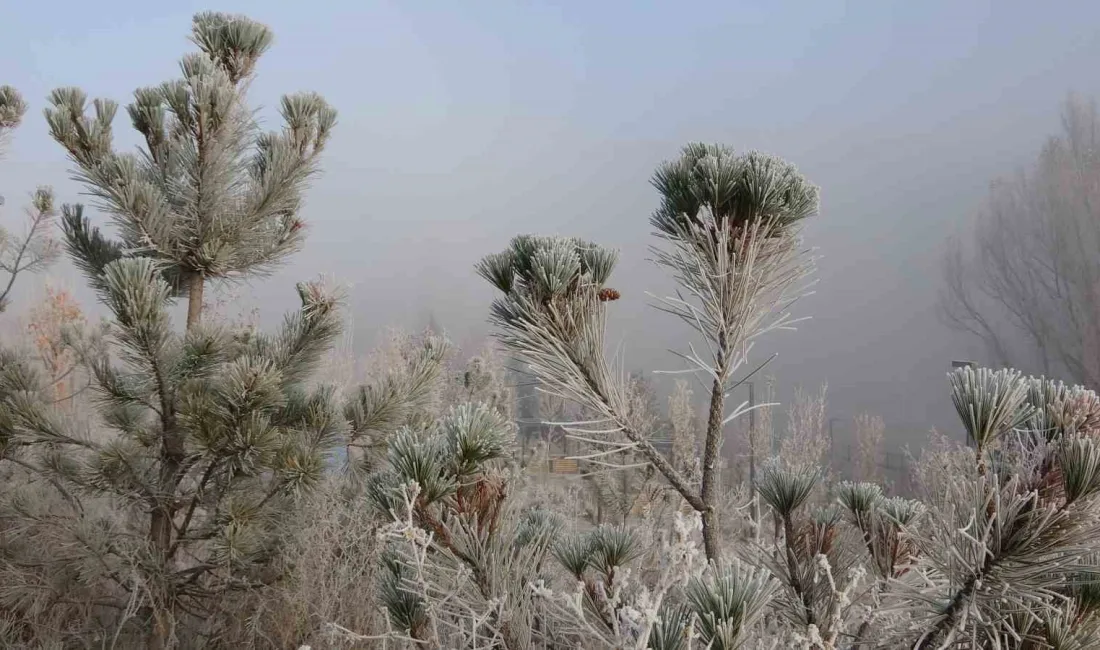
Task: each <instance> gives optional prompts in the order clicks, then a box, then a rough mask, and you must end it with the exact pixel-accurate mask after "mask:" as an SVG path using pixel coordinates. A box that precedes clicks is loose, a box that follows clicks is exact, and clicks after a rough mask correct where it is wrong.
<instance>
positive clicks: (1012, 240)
mask: <svg viewBox="0 0 1100 650" xmlns="http://www.w3.org/2000/svg"><path fill="white" fill-rule="evenodd" d="M1098 126H1100V121H1098V116H1097V110H1096V105H1095V102H1093V101H1085V100H1083V99H1081V98H1078V97H1075V96H1072V95H1071V96H1070V97H1069V98H1068V99H1067V100H1066V101H1065V104H1064V107H1063V112H1062V133H1061V134H1060V135H1056V136H1052V137H1051V138H1050V139H1049V140H1048V141H1047V143H1046V144H1045V145H1044V147H1043V149H1042V152H1041V153H1040V155H1039V157H1038V159H1037V160H1036V161H1035V163H1034V165H1033V166H1032V167H1031V169H1029V170H1026V171H1020V172H1018V173H1017V174H1016V175H1015V176H1013V177H1011V178H1008V179H1003V180H999V181H997V182H995V183H994V184H993V186H992V188H991V190H990V195H989V199H988V203H987V206H986V209H985V211H984V212H983V213H982V214H981V216H980V218H979V219H978V223H977V225H976V228H975V232H974V238H973V249H972V250H966V249H964V247H963V246H962V244H961V243H960V242H959V241H954V242H953V243H952V247H951V249H950V250H949V252H948V254H947V256H946V259H945V273H946V280H947V282H946V288H945V290H944V292H943V294H942V301H941V306H942V312H943V315H944V316H945V319H946V320H947V322H948V323H949V324H951V325H952V326H954V327H956V328H958V329H960V330H963V331H967V332H971V333H973V334H975V335H976V336H977V337H979V338H980V339H981V340H982V342H983V343H984V344H985V346H986V348H987V352H988V354H989V356H990V357H991V358H992V361H994V362H996V363H999V364H1003V365H1006V366H1013V367H1019V368H1022V369H1025V370H1028V371H1035V372H1042V373H1043V374H1044V375H1047V376H1051V375H1062V376H1065V377H1067V378H1068V379H1071V380H1073V381H1074V382H1077V383H1081V384H1085V385H1088V386H1096V385H1097V384H1098V383H1100V318H1098V317H1100V255H1098V254H1097V253H1098V251H1100V129H1098Z"/></svg>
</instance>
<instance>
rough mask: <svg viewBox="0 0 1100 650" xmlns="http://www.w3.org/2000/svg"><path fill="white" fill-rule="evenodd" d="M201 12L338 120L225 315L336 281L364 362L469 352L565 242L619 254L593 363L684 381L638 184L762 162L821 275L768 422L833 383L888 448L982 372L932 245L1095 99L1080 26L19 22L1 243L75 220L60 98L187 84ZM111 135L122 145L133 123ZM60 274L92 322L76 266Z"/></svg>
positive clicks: (266, 10)
mask: <svg viewBox="0 0 1100 650" xmlns="http://www.w3.org/2000/svg"><path fill="white" fill-rule="evenodd" d="M203 9H215V10H219V11H229V12H241V13H245V14H248V15H249V16H251V17H253V18H255V19H258V20H261V21H264V22H266V23H267V24H269V25H270V26H271V27H272V28H273V30H274V31H275V35H276V42H275V46H274V47H273V49H272V50H271V52H270V53H269V54H268V55H266V56H265V57H264V59H263V60H262V61H261V64H260V68H259V78H258V79H257V81H256V82H255V84H254V87H253V92H252V99H253V101H254V102H256V103H259V104H262V105H263V106H265V107H267V108H266V109H265V110H264V111H263V112H262V115H265V116H267V117H268V118H269V119H270V118H271V117H272V116H273V115H274V113H273V110H272V108H273V107H274V106H276V104H277V101H278V97H279V95H280V94H282V93H284V92H290V91H295V90H316V91H318V92H320V93H322V94H323V95H324V96H325V97H326V99H328V100H329V101H330V102H331V103H332V104H333V105H334V106H335V107H336V108H337V109H338V110H339V111H340V124H339V126H338V128H337V131H336V134H335V137H334V140H333V142H332V144H331V146H330V148H329V150H328V151H327V152H326V154H325V162H324V170H325V171H324V175H323V176H321V177H320V178H319V179H318V180H317V182H316V183H315V185H314V187H313V190H312V191H311V193H310V195H309V198H308V203H307V209H306V213H305V215H306V217H307V219H308V221H309V224H310V227H311V233H310V237H309V240H308V242H307V245H306V248H305V250H304V251H303V252H301V253H300V254H298V255H297V256H295V257H294V258H293V261H292V263H291V264H290V265H288V266H287V267H285V268H283V269H282V270H280V271H279V272H278V273H277V274H275V275H274V276H273V277H271V278H269V279H266V280H262V281H257V282H253V283H252V284H251V285H250V287H249V288H248V289H247V291H245V292H244V294H245V297H246V298H247V300H248V302H249V303H250V304H255V305H258V306H259V307H260V309H261V315H262V319H263V320H264V321H266V322H270V321H271V320H272V319H273V318H275V317H277V316H278V315H279V314H281V313H282V311H283V310H285V309H286V308H287V307H289V306H291V305H292V304H293V302H294V299H295V296H294V293H293V289H292V284H293V281H295V280H300V279H305V278H308V277H312V276H314V275H315V274H317V273H328V274H331V275H334V276H335V277H337V278H338V279H340V280H343V281H346V282H349V283H351V284H352V285H353V286H352V288H351V290H350V296H349V311H350V312H351V314H352V316H353V323H354V332H355V336H356V340H357V345H358V346H359V347H360V348H361V349H363V350H365V349H366V348H367V347H369V346H370V344H372V343H373V342H374V340H375V336H376V334H377V332H378V331H379V330H380V329H381V328H383V327H386V326H389V325H407V326H422V325H424V324H425V322H426V318H427V314H428V313H429V311H430V312H433V313H434V315H435V317H436V319H437V320H438V321H439V322H440V323H442V324H443V325H444V326H445V327H446V328H447V329H448V331H449V332H451V333H452V334H453V335H454V337H455V338H456V339H457V340H458V341H459V342H462V343H468V342H472V341H476V340H478V339H480V338H481V337H482V336H483V335H484V333H485V332H486V329H487V328H486V326H485V317H486V314H487V308H488V304H489V301H490V300H491V297H492V293H491V291H490V289H489V287H488V286H487V285H486V284H485V283H484V282H483V281H481V280H480V279H479V278H477V277H476V276H475V275H474V273H473V270H472V265H473V264H474V262H475V261H476V260H477V259H478V258H480V257H481V256H482V255H484V254H486V253H489V252H493V251H496V250H498V249H500V248H502V247H503V246H504V245H505V243H506V242H507V240H508V239H509V238H510V237H512V236H513V235H515V234H518V233H523V232H539V233H544V234H555V233H558V234H568V235H578V236H583V237H587V238H590V239H593V240H596V241H599V242H600V243H603V244H606V245H609V246H615V247H618V248H620V249H621V251H622V261H621V265H620V267H619V269H618V271H617V272H616V275H615V276H614V282H613V284H614V286H616V288H618V289H620V290H621V291H622V292H623V294H624V298H623V300H621V301H620V302H618V303H617V304H616V305H615V306H614V312H615V313H614V317H613V318H612V320H611V323H610V334H609V337H608V338H609V340H610V341H613V342H618V341H620V340H621V341H622V342H623V343H624V345H625V346H626V352H627V355H628V359H629V366H630V367H631V368H649V369H653V368H663V369H673V368H678V367H679V366H678V363H677V360H676V359H675V358H674V357H673V356H671V355H670V354H668V353H667V352H666V349H667V348H669V347H678V348H682V347H683V341H684V339H683V336H682V334H683V332H684V328H683V327H682V326H681V325H680V324H679V323H676V322H674V321H673V320H672V319H671V318H670V317H667V316H664V315H662V314H659V313H658V312H656V311H655V310H652V309H651V308H649V307H647V303H648V299H647V298H646V297H645V296H644V294H643V292H644V291H645V290H651V291H654V292H657V293H660V292H661V291H664V290H667V289H668V288H669V283H668V281H667V280H666V279H665V278H664V277H663V275H662V274H661V272H660V271H658V270H657V269H655V268H654V267H653V266H652V265H651V264H650V263H649V262H647V261H646V258H647V257H648V255H647V251H646V247H647V246H648V245H649V244H650V243H651V238H650V237H649V232H650V228H649V225H648V216H649V214H650V212H651V211H652V210H653V208H654V207H655V204H656V194H655V192H654V191H653V190H652V189H651V188H650V187H649V185H648V179H649V176H650V174H651V173H652V171H653V168H654V167H655V166H656V165H657V164H658V163H659V162H660V161H661V160H664V159H667V158H670V157H673V156H675V155H676V154H677V151H678V149H679V147H680V146H681V145H682V144H683V143H685V142H686V141H689V140H704V141H719V142H723V143H726V144H730V145H732V146H734V147H736V148H738V149H750V148H757V149H761V150H765V151H768V152H771V153H775V154H777V155H780V156H782V157H784V158H787V159H788V160H791V161H792V162H794V163H796V164H797V165H798V166H799V167H800V169H801V170H802V171H803V172H804V173H805V174H806V175H807V176H808V177H809V178H810V179H811V180H812V181H813V182H815V183H817V184H819V185H820V186H821V187H822V210H821V214H820V215H819V216H818V217H815V218H813V219H812V220H811V222H810V223H809V224H808V226H807V228H806V241H807V243H808V244H809V245H812V246H815V247H817V248H818V249H819V253H820V254H821V255H822V256H823V258H822V260H821V262H820V265H819V273H818V278H819V282H818V285H817V287H816V290H817V293H816V295H814V296H812V297H810V298H808V299H806V300H805V301H804V302H802V303H801V304H800V305H799V306H798V307H797V314H798V315H808V316H812V317H813V320H811V321H809V322H807V323H803V324H802V325H801V326H800V330H799V331H798V332H795V333H780V334H777V335H773V336H770V337H768V338H767V339H765V340H763V341H761V342H760V344H759V345H758V349H757V358H759V359H763V358H764V355H766V354H769V353H771V352H772V351H778V352H779V353H780V356H779V358H778V359H776V360H775V361H774V362H773V365H772V366H771V368H770V372H772V373H774V374H776V375H777V376H778V378H779V381H780V384H781V389H782V390H781V393H780V398H781V399H782V400H783V401H787V400H788V399H789V396H790V392H791V388H792V386H793V385H795V384H796V383H800V384H802V385H804V386H806V387H808V388H815V387H816V386H817V385H818V384H820V383H821V382H823V381H828V382H829V386H830V396H829V401H830V415H831V416H835V417H839V418H844V419H846V420H850V418H851V417H852V416H854V415H855V414H857V413H859V412H861V411H869V412H872V413H876V414H880V415H882V416H883V417H884V418H885V419H886V422H887V431H888V436H890V437H891V438H892V440H893V441H894V442H897V441H898V440H917V439H918V438H920V437H921V436H922V435H923V433H924V432H925V431H927V429H929V428H930V427H933V426H935V427H939V428H941V429H944V430H948V431H952V432H954V431H955V428H956V427H955V425H954V422H955V418H954V415H953V413H952V412H951V406H950V402H949V400H948V398H947V390H946V388H947V386H946V382H945V380H944V373H945V372H946V371H947V370H948V369H949V366H950V361H951V360H952V359H955V358H976V357H977V355H978V354H979V353H980V348H979V347H978V346H975V345H974V344H973V342H971V341H969V340H968V339H965V338H961V337H959V336H958V335H956V334H954V333H952V332H951V331H949V330H948V329H947V328H946V327H944V326H943V325H941V324H940V322H939V320H938V318H937V315H936V312H935V300H936V294H937V292H938V290H939V288H940V286H941V271H940V269H939V264H940V261H941V251H942V245H943V242H944V240H945V238H946V237H947V236H948V235H949V234H951V233H953V232H955V231H957V230H958V229H960V228H965V225H966V223H967V222H968V220H969V219H970V218H971V217H972V216H973V215H974V213H975V212H976V211H977V210H979V209H980V206H981V203H982V200H983V198H984V196H985V192H986V189H987V187H988V184H989V182H990V181H991V180H993V179H994V178H995V177H996V176H998V175H1005V174H1010V173H1012V172H1013V171H1014V170H1015V169H1016V168H1017V167H1018V166H1019V165H1022V164H1026V163H1027V162H1029V161H1030V160H1031V159H1032V158H1033V156H1034V154H1035V153H1036V151H1037V150H1038V148H1039V146H1040V145H1041V143H1042V141H1043V139H1045V137H1046V136H1047V135H1048V134H1051V133H1054V132H1056V131H1057V130H1058V128H1059V124H1058V111H1059V103H1060V102H1061V100H1062V99H1063V97H1064V96H1065V94H1066V93H1067V92H1068V91H1070V90H1075V91H1077V92H1080V93H1082V94H1085V95H1097V94H1100V88H1098V86H1100V80H1098V78H1097V76H1096V74H1095V63H1096V61H1097V60H1100V38H1098V32H1097V28H1096V25H1097V24H1100V22H1098V19H1100V5H1097V4H1095V3H1088V2H1065V3H1034V2H1022V1H1019V2H966V3H959V2H923V3H914V2H904V1H897V2H863V3H855V2H852V3H845V2H787V3H772V2H698V3H691V4H690V5H685V4H682V3H671V2H670V3H645V4H643V3H635V2H598V3H593V2H568V3H555V4H550V3H523V4H522V5H520V4H519V3H488V2H486V3H398V2H393V3H378V2H369V3H356V2H350V1H344V0H340V1H335V2H309V3H278V4H277V5H276V4H275V3H266V2H241V1H226V2H219V3H217V4H216V5H209V4H206V3H203V4H199V3H191V2H176V3H171V4H170V5H167V4H164V5H162V4H159V3H149V2H135V1H124V0H101V1H100V2H97V3H94V4H89V3H82V4H73V5H68V4H66V5H64V6H61V5H57V4H52V3H19V4H17V5H13V6H11V7H7V8H5V11H4V19H3V20H2V21H0V60H3V61H4V62H5V66H4V73H3V75H2V77H0V83H8V84H11V85H13V86H15V87H17V88H19V89H20V90H21V91H22V92H23V93H24V95H25V96H26V97H27V99H28V101H29V102H31V105H32V111H31V114H30V115H29V116H28V120H27V122H26V123H25V125H24V126H23V127H22V128H21V129H20V130H19V131H18V132H17V133H16V134H15V137H14V139H13V141H12V143H11V146H10V148H9V150H8V152H7V156H6V158H5V159H4V160H3V161H2V162H0V169H2V171H0V194H3V195H4V196H5V197H6V198H7V205H5V206H4V208H3V210H4V212H3V217H2V218H3V219H4V223H5V224H12V223H13V222H14V220H15V219H16V218H18V216H19V212H18V209H19V206H20V203H21V202H22V201H21V199H22V198H23V197H25V196H26V195H27V193H28V192H30V191H31V190H32V189H33V188H34V186H35V185H38V184H52V185H54V187H55V188H56V189H57V191H58V198H59V200H61V201H66V202H71V201H76V200H78V199H79V196H78V191H79V190H78V188H77V186H76V185H75V184H74V183H72V182H71V181H69V180H67V173H66V170H67V168H68V163H67V162H66V160H65V158H64V155H63V153H62V151H61V149H60V147H58V146H57V145H56V144H54V143H53V142H52V141H50V139H49V138H48V136H47V134H46V129H45V124H44V122H43V120H42V118H41V109H42V108H43V106H44V103H45V97H46V94H47V93H48V92H49V90H50V89H52V88H54V87H57V86H63V85H77V86H80V87H82V88H84V89H85V90H86V91H88V93H89V94H90V95H91V96H93V97H95V96H102V97H109V98H113V99H115V100H118V101H119V102H121V103H123V104H125V103H126V102H127V101H128V100H129V98H130V96H131V93H132V91H133V90H134V89H135V88H137V87H139V86H143V85H151V84H156V83H159V82H161V81H164V80H166V79H169V78H172V77H174V76H175V75H176V65H177V62H178V59H179V57H180V56H181V55H182V54H183V53H184V52H186V51H188V50H189V49H190V48H191V46H190V45H189V44H188V43H187V42H186V40H185V37H186V35H187V33H188V29H189V25H190V19H191V16H192V14H193V13H194V12H195V11H198V10H203ZM271 121H272V122H273V120H271ZM116 133H117V137H118V139H119V142H120V143H128V144H133V143H135V142H136V139H135V138H134V135H133V133H132V131H131V129H130V128H129V125H128V123H127V119H126V117H125V114H124V113H123V114H121V115H120V116H119V118H118V119H117V121H116ZM94 218H96V219H98V220H99V222H100V223H102V221H103V220H102V218H101V216H96V217H94ZM52 273H53V276H54V277H62V278H65V279H66V282H67V283H68V284H69V285H70V286H72V287H74V288H76V289H78V290H77V295H78V296H79V297H80V298H81V299H82V301H83V302H84V303H85V304H86V305H90V303H91V300H92V298H91V295H90V293H89V292H87V291H86V290H84V289H83V282H82V280H81V279H80V278H79V277H77V276H76V274H75V273H74V272H73V271H72V270H71V268H69V267H68V265H67V264H62V265H59V266H58V267H57V268H55V269H54V270H53V272H52ZM40 286H41V279H35V280H34V281H32V282H27V283H26V285H25V286H24V291H23V292H22V295H21V296H20V297H19V299H18V301H17V302H16V304H14V305H13V307H12V310H13V312H16V311H18V310H20V309H23V308H25V307H26V306H27V305H28V303H29V298H30V297H31V296H30V294H32V293H33V292H34V291H36V290H38V289H39V288H40Z"/></svg>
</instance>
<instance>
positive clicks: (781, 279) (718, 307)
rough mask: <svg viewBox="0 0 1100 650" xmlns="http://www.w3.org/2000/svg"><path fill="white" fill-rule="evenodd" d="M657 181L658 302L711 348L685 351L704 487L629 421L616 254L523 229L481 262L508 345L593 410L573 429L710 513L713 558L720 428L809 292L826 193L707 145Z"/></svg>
mask: <svg viewBox="0 0 1100 650" xmlns="http://www.w3.org/2000/svg"><path fill="white" fill-rule="evenodd" d="M653 185H654V186H655V187H656V188H657V190H658V192H659V193H660V196H661V204H660V207H659V208H658V210H657V211H656V212H655V213H654V215H653V216H652V218H651V219H650V223H651V224H652V225H653V227H654V228H655V230H656V233H655V234H656V236H657V237H658V239H659V240H660V244H659V245H658V246H657V247H655V249H654V251H655V254H656V258H655V259H656V261H657V263H658V265H659V266H661V267H662V268H664V269H666V270H667V271H669V272H670V273H671V274H672V276H673V278H674V279H675V280H676V282H677V284H678V285H679V287H680V290H679V292H678V293H677V295H676V296H673V297H668V298H664V299H662V300H661V301H660V303H659V305H658V308H659V309H661V310H662V311H665V312H668V313H670V314H672V315H674V316H676V317H678V318H680V319H681V320H682V321H683V322H684V323H685V324H686V325H687V326H688V327H689V328H690V329H691V330H692V331H693V333H694V334H695V335H697V336H700V337H702V339H703V340H704V341H705V342H706V346H707V347H706V349H705V350H696V349H695V348H694V347H693V346H689V349H688V351H687V352H685V353H683V354H681V355H680V356H681V357H682V359H683V360H684V361H685V362H686V363H687V366H688V371H689V372H696V373H699V374H700V375H701V376H702V377H704V378H705V379H706V380H707V381H708V382H709V384H710V408H709V410H708V417H707V421H706V428H705V434H704V445H703V458H702V476H701V484H700V485H699V487H698V488H696V487H695V486H693V485H692V482H691V481H690V479H689V478H688V477H687V476H685V474H684V473H683V471H681V470H680V469H678V468H677V467H676V466H675V465H674V464H673V463H672V462H671V461H670V460H669V459H668V458H666V457H665V456H664V455H663V454H662V453H661V452H660V451H659V450H658V449H657V448H656V447H655V446H654V445H653V443H652V442H651V440H650V437H651V435H652V432H651V431H648V430H646V429H645V428H644V425H645V423H644V422H640V421H638V419H637V418H635V417H632V415H631V413H630V409H629V405H628V402H629V398H628V390H627V386H626V385H625V382H623V381H622V379H621V378H620V376H619V373H617V372H615V371H614V370H612V368H611V367H610V366H609V363H608V361H607V359H606V358H605V356H604V354H605V353H604V319H605V317H606V310H607V308H608V303H609V302H611V301H612V300H615V299H617V298H618V297H619V292H618V291H615V290H614V289H612V288H610V287H608V286H607V283H608V282H609V281H610V276H611V272H612V270H613V269H614V267H615V264H616V262H617V258H618V256H617V253H616V252H614V251H612V250H610V249H607V248H603V247H601V246H598V245H596V244H592V243H589V242H585V241H581V240H578V239H568V238H560V237H536V236H521V237H517V238H516V239H514V240H513V241H512V243H511V245H510V246H509V247H508V249H506V250H505V251H503V252H501V253H498V254H495V255H490V256H488V257H486V258H485V259H484V260H482V261H481V263H480V264H479V265H478V267H477V268H478V272H479V273H480V274H481V275H482V276H483V277H484V278H485V279H487V280H488V281H489V282H490V283H492V284H493V286H495V287H496V288H497V289H498V290H499V291H500V292H501V294H502V295H501V296H499V297H498V298H497V299H496V300H495V301H494V302H493V305H492V317H491V320H492V321H493V323H495V324H496V325H497V327H498V329H499V334H500V338H501V340H502V341H503V342H504V344H505V345H506V347H507V348H508V349H509V350H510V351H511V352H512V353H514V354H515V355H516V356H517V357H519V358H520V359H521V360H522V361H523V362H525V363H526V364H528V366H529V367H530V368H531V371H532V372H533V373H534V374H535V375H536V376H537V377H538V378H539V380H540V382H541V383H542V385H543V390H545V391H548V392H551V393H554V394H557V395H560V396H563V397H565V398H567V399H570V400H573V401H575V402H578V403H579V404H581V405H583V406H584V407H585V408H586V409H588V410H590V411H592V412H594V413H596V414H598V416H597V422H590V423H587V424H583V425H577V426H576V427H574V428H573V431H572V433H573V434H574V435H575V436H577V437H580V438H584V439H585V440H586V441H588V443H589V444H595V445H596V446H597V447H601V448H602V451H604V452H606V453H609V454H610V453H618V452H621V451H623V450H625V449H627V448H630V449H636V450H637V451H638V452H639V453H640V454H642V455H643V456H644V457H645V459H646V461H647V462H649V463H651V464H652V465H653V466H654V467H655V468H656V469H657V471H659V472H660V473H661V474H662V475H663V477H664V479H665V480H666V481H668V483H669V484H670V485H671V486H672V487H673V488H674V489H675V490H676V491H677V492H679V493H680V495H681V496H682V497H683V499H684V500H685V501H686V502H687V503H688V504H690V505H691V507H692V508H693V509H695V510H696V511H698V512H699V513H700V514H701V515H702V517H703V535H704V540H705V542H706V550H707V556H708V557H709V558H711V559H718V557H719V555H720V548H719V547H720V545H719V539H718V530H719V526H718V516H719V513H718V509H717V508H718V500H719V495H720V493H721V489H720V476H719V460H720V458H719V452H720V447H721V443H722V440H723V438H724V435H723V431H724V427H725V426H726V425H727V424H729V422H731V421H732V420H734V419H736V418H738V417H740V416H741V415H743V414H744V413H745V412H746V410H747V409H746V405H741V406H739V407H737V408H735V409H732V410H729V409H727V408H726V398H727V396H728V395H729V394H730V392H731V391H733V390H734V389H735V388H736V387H737V386H739V385H740V383H741V382H743V381H745V379H746V377H747V375H749V374H751V373H745V372H743V371H744V370H745V364H746V362H747V360H748V355H749V352H750V350H751V349H752V346H753V342H754V341H755V339H756V338H757V337H758V336H759V335H761V334H763V333H765V332H768V331H771V330H775V329H781V328H786V327H789V326H790V325H791V323H792V322H793V321H792V319H791V318H790V316H789V314H788V312H787V308H788V307H789V306H790V304H791V303H792V302H793V301H794V300H795V299H797V298H798V297H799V296H801V295H803V294H804V292H805V284H804V282H803V281H804V279H805V278H806V277H807V276H808V274H809V273H810V271H811V268H812V259H811V257H810V256H809V254H808V252H807V251H805V250H804V249H803V248H802V244H801V239H800V234H799V233H800V228H801V223H802V221H803V219H805V218H806V217H808V216H810V215H812V214H814V213H815V212H816V210H817V207H818V189H817V187H815V186H813V185H811V184H810V183H808V182H807V181H806V180H805V179H804V178H803V177H802V175H801V174H799V173H798V171H797V170H796V169H795V168H794V167H793V166H792V165H790V164H789V163H787V162H784V161H782V160H780V159H778V158H774V157H771V156H767V155H764V154H760V153H757V152H750V153H747V154H737V153H735V152H734V151H732V150H731V149H729V148H727V147H724V146H719V145H704V144H691V145H688V146H687V147H685V148H684V150H683V152H682V154H681V156H680V158H678V159H676V160H674V161H671V162H667V163H665V164H663V165H662V166H661V167H660V168H659V169H658V170H657V172H656V173H655V174H654V177H653Z"/></svg>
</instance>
